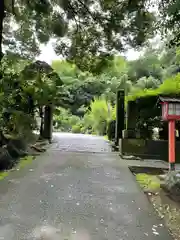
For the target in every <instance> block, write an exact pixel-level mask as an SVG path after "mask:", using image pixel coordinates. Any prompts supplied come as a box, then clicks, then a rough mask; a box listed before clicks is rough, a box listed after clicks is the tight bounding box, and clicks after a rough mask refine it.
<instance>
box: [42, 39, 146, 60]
mask: <svg viewBox="0 0 180 240" xmlns="http://www.w3.org/2000/svg"><path fill="white" fill-rule="evenodd" d="M141 54H142V52H140V51H135V50H133V49H129V50H128V51H127V52H126V53H125V54H124V55H125V56H126V57H127V59H128V60H136V59H137V58H139V57H140V55H141ZM38 59H39V60H41V61H45V62H47V63H49V64H51V62H52V61H53V60H59V59H62V57H61V56H57V55H56V53H55V51H54V49H53V46H52V43H51V42H49V43H48V44H47V45H46V46H44V45H42V46H41V54H40V56H39V57H38Z"/></svg>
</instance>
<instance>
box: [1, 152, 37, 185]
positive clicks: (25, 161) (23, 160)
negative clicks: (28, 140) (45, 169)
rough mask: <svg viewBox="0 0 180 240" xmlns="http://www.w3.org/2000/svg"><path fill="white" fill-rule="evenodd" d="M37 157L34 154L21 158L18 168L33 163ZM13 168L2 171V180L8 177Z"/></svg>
mask: <svg viewBox="0 0 180 240" xmlns="http://www.w3.org/2000/svg"><path fill="white" fill-rule="evenodd" d="M34 159H35V157H34V156H26V157H23V158H21V159H20V161H19V163H18V164H17V165H16V169H21V168H24V167H25V166H27V165H29V164H31V163H32V161H33V160H34ZM11 171H12V170H8V171H2V172H0V181H1V180H3V179H4V178H6V177H7V176H8V175H9V173H10V172H11Z"/></svg>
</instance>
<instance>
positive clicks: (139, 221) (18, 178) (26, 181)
mask: <svg viewBox="0 0 180 240" xmlns="http://www.w3.org/2000/svg"><path fill="white" fill-rule="evenodd" d="M41 226H53V227H56V228H58V229H60V231H61V238H60V237H59V238H55V236H53V235H52V239H51V240H57V239H69V236H70V235H71V238H70V239H76V240H91V239H94V240H142V239H147V240H150V239H151V240H154V239H163V240H170V239H172V238H171V237H170V235H169V233H168V231H167V229H166V228H165V227H164V223H163V221H162V220H160V219H159V218H158V217H157V216H156V214H155V213H154V210H153V208H152V206H151V204H150V203H149V202H148V200H147V198H146V197H145V195H144V194H143V192H142V191H141V190H140V188H139V186H138V185H137V183H136V182H135V180H134V177H133V176H132V174H131V173H130V171H129V169H128V167H127V165H126V163H125V161H123V160H120V158H119V156H118V155H117V154H116V153H112V152H111V151H110V147H109V145H108V142H107V141H105V140H104V139H103V138H100V137H93V136H88V135H78V134H77V135H72V134H57V133H56V134H55V143H54V144H53V145H52V147H51V148H50V149H49V150H48V152H46V153H44V154H42V155H41V156H40V157H38V158H37V159H36V160H34V161H33V163H32V164H31V165H30V166H27V167H26V168H24V169H22V170H19V171H18V170H17V171H14V172H12V173H11V174H10V176H9V177H8V178H6V179H4V180H3V181H1V182H0V239H5V240H16V239H18V240H19V239H22V240H23V239H33V238H30V235H31V233H32V231H33V229H34V228H36V227H41ZM79 231H83V232H84V234H85V235H83V236H84V237H82V236H81V239H80V238H76V235H77V233H78V232H79Z"/></svg>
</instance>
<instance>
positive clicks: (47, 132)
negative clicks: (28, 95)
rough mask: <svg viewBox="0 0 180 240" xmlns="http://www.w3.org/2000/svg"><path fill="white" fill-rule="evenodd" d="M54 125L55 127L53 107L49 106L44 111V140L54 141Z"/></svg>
mask: <svg viewBox="0 0 180 240" xmlns="http://www.w3.org/2000/svg"><path fill="white" fill-rule="evenodd" d="M52 125H53V106H52V105H47V106H45V109H44V129H43V135H42V136H43V138H44V139H48V140H49V141H50V142H51V140H52Z"/></svg>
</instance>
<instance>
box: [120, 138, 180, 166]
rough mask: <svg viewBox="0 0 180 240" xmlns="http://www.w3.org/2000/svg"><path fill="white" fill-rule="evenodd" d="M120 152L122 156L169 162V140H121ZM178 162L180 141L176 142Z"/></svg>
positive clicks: (179, 158) (178, 161) (178, 160)
mask: <svg viewBox="0 0 180 240" xmlns="http://www.w3.org/2000/svg"><path fill="white" fill-rule="evenodd" d="M119 150H120V153H121V154H122V155H133V156H137V157H142V158H146V159H158V160H164V161H168V141H167V140H144V139H120V141H119ZM176 162H177V163H180V141H177V142H176Z"/></svg>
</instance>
